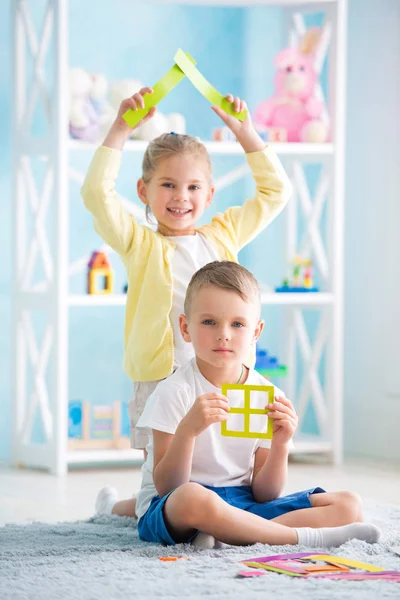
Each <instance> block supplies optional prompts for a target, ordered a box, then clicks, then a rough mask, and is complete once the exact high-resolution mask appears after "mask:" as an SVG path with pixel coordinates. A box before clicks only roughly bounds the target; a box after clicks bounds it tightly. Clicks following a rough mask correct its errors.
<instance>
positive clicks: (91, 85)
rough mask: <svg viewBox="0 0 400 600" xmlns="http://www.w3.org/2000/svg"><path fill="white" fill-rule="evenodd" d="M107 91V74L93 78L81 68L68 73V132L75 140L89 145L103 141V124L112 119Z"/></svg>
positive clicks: (93, 76)
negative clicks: (89, 143)
mask: <svg viewBox="0 0 400 600" xmlns="http://www.w3.org/2000/svg"><path fill="white" fill-rule="evenodd" d="M107 88H108V83H107V79H106V78H105V77H104V75H90V74H89V73H87V71H85V70H84V69H79V68H75V69H70V70H69V92H70V98H69V131H70V134H71V136H72V137H73V138H75V139H79V140H83V141H87V142H96V141H98V140H99V139H100V137H101V135H102V125H103V123H104V122H105V121H109V119H110V109H109V107H108V104H107V102H106V94H107Z"/></svg>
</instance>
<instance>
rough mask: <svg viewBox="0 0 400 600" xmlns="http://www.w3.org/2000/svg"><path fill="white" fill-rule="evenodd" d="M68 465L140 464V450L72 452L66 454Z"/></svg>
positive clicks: (141, 455) (141, 459) (141, 453)
mask: <svg viewBox="0 0 400 600" xmlns="http://www.w3.org/2000/svg"><path fill="white" fill-rule="evenodd" d="M67 462H68V464H69V465H77V464H94V463H97V464H102V463H114V464H119V463H121V464H122V463H130V464H135V463H142V462H143V452H142V451H141V450H74V451H70V452H68V453H67Z"/></svg>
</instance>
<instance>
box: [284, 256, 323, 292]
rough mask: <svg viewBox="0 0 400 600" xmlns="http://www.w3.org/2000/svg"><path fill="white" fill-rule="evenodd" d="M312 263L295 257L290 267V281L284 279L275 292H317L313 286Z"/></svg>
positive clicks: (317, 289)
mask: <svg viewBox="0 0 400 600" xmlns="http://www.w3.org/2000/svg"><path fill="white" fill-rule="evenodd" d="M312 265H313V263H312V261H311V260H309V259H304V258H302V257H301V256H295V257H294V259H293V266H292V281H290V279H288V278H286V279H284V280H283V282H282V285H281V286H280V287H277V288H275V291H276V292H319V288H317V287H315V286H314V285H313V276H312Z"/></svg>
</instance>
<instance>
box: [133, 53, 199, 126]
mask: <svg viewBox="0 0 400 600" xmlns="http://www.w3.org/2000/svg"><path fill="white" fill-rule="evenodd" d="M185 58H186V59H187V61H188V62H189V64H196V62H195V61H194V59H193V58H192V57H191V56H190V54H187V55H185ZM184 77H185V73H183V71H182V69H180V68H179V67H178V65H176V64H175V65H174V66H173V67H171V69H169V71H167V72H166V73H165V75H164V76H163V77H161V79H160V80H159V81H157V83H156V84H155V85H154V86H153V93H152V94H145V95H144V96H143V99H144V103H145V107H144V108H138V109H137V110H133V109H132V108H129V109H128V110H127V111H126V112H125V113H124V114H123V115H122V118H123V119H124V121H126V123H128V125H129V127H135V125H137V124H138V123H139V121H141V120H142V119H143V118H144V117H145V116H146V115H147V114H148V113H149V112H150V110H151V109H152V108H153V106H156V104H158V103H159V102H160V101H161V100H162V99H163V98H165V96H166V95H167V94H169V92H170V91H171V90H172V89H174V87H175V86H176V85H178V83H180V81H182V79H183V78H184Z"/></svg>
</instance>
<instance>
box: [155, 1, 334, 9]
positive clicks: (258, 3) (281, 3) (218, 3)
mask: <svg viewBox="0 0 400 600" xmlns="http://www.w3.org/2000/svg"><path fill="white" fill-rule="evenodd" d="M159 1H160V0H159ZM339 1H340V0H161V2H163V3H164V4H197V5H207V6H227V7H229V6H232V7H235V6H236V7H238V6H243V7H250V6H282V7H285V6H301V7H302V8H303V7H304V6H307V5H313V4H336V3H337V2H339Z"/></svg>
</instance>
